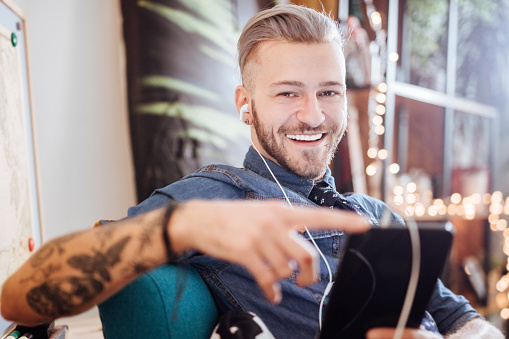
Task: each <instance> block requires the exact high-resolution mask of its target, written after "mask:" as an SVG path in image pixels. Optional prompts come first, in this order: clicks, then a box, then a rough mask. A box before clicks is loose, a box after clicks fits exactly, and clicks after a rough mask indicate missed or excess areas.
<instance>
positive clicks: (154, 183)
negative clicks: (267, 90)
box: [13, 0, 509, 329]
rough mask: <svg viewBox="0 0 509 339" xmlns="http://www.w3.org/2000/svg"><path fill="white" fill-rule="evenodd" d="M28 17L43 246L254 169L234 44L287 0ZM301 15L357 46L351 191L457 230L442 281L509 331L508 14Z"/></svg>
mask: <svg viewBox="0 0 509 339" xmlns="http://www.w3.org/2000/svg"><path fill="white" fill-rule="evenodd" d="M13 2H15V4H16V5H17V6H19V8H21V9H22V10H23V11H24V13H25V15H26V32H27V46H28V60H29V66H30V75H31V89H32V107H33V112H32V114H33V125H34V130H35V136H34V145H35V151H36V155H37V165H38V178H39V179H38V181H39V197H40V205H41V209H40V211H41V223H42V233H43V234H42V237H43V240H44V241H47V240H49V239H51V238H53V237H55V236H59V235H62V234H65V233H68V232H71V231H75V230H78V229H85V228H89V227H91V226H92V225H93V224H94V222H95V221H96V220H99V219H118V218H122V217H123V216H125V215H126V211H127V208H128V207H129V206H132V205H134V204H136V203H137V202H139V201H141V200H143V199H145V198H146V197H148V195H149V194H150V193H151V192H152V191H153V190H154V189H155V188H158V187H161V186H165V185H167V184H169V183H171V182H173V181H176V180H178V179H180V178H181V177H182V176H184V175H185V174H187V173H190V172H192V171H194V170H196V169H198V168H199V167H201V166H202V165H205V164H208V163H211V162H216V163H227V164H232V165H237V166H240V165H241V163H242V159H243V156H244V153H245V151H246V150H247V147H248V145H249V130H248V129H247V128H246V127H245V126H243V124H241V123H239V122H238V113H237V112H236V109H235V105H234V101H233V90H234V88H235V86H236V85H237V84H239V83H240V76H239V74H238V67H237V66H236V61H235V57H236V50H235V48H236V40H237V38H238V36H239V33H240V31H241V30H242V28H243V26H244V25H245V23H246V22H247V20H248V19H249V18H250V17H251V16H252V15H254V14H255V13H256V12H257V11H259V10H260V9H262V8H265V7H268V6H273V5H275V4H276V3H287V2H289V1H261V0H258V1H257V0H216V1H208V0H180V1H179V0H151V1H147V0H139V1H134V0H110V1H101V0H88V1H77V0H46V1H30V0H14V1H13ZM292 2H293V3H295V4H302V5H306V6H308V7H312V8H315V9H317V10H322V9H323V10H325V11H326V12H330V14H331V15H332V16H333V17H334V18H335V19H337V20H338V22H339V23H340V25H341V27H342V29H343V32H344V36H345V39H346V45H345V55H346V62H347V85H348V88H349V90H348V100H349V128H348V132H347V135H346V137H345V138H344V140H343V141H342V143H341V146H340V150H339V152H338V154H337V155H336V157H335V159H334V162H333V164H332V166H331V167H332V170H333V172H334V175H335V176H336V181H337V184H338V190H339V191H340V192H348V191H356V192H363V193H367V194H369V195H372V196H375V197H378V198H380V199H383V200H384V201H386V202H387V203H389V204H390V205H391V206H392V207H393V208H395V209H396V210H398V211H399V212H400V213H401V214H403V215H407V216H411V217H414V218H417V219H419V220H451V221H452V222H453V223H454V225H455V227H456V237H455V243H454V247H453V250H452V253H451V258H450V264H449V265H448V267H447V268H446V270H445V272H444V277H443V278H444V282H445V283H446V284H447V285H448V286H449V287H450V288H451V289H452V290H453V291H455V292H456V293H460V294H464V295H465V296H466V297H467V298H468V299H469V300H470V302H471V303H472V304H473V305H474V306H475V307H476V308H477V309H478V310H479V312H480V313H482V314H483V315H484V316H486V317H487V318H488V319H489V320H491V321H493V322H494V323H495V324H496V325H497V326H499V327H500V328H502V329H505V328H506V326H507V325H506V319H508V318H509V300H508V296H507V294H508V292H509V291H508V290H507V289H508V287H509V277H508V276H507V271H508V266H509V264H508V255H509V229H507V219H508V216H509V171H508V170H507V169H508V168H509V152H507V149H506V147H508V145H509V134H508V133H505V131H506V130H507V128H508V127H509V86H508V85H509V84H508V76H509V41H508V40H509V35H507V34H506V32H508V31H509V20H508V19H509V3H507V1H504V0H348V1H346V0H341V1H338V0H335V1H330V0H322V1H292ZM506 239H508V240H507V241H506ZM506 244H507V245H506Z"/></svg>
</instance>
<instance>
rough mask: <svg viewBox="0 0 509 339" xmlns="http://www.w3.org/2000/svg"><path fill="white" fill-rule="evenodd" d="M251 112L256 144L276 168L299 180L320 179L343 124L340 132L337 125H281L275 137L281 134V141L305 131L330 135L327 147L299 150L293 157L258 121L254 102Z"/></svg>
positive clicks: (332, 156)
mask: <svg viewBox="0 0 509 339" xmlns="http://www.w3.org/2000/svg"><path fill="white" fill-rule="evenodd" d="M251 113H252V114H253V126H254V128H255V132H256V136H257V138H258V141H259V142H260V144H261V146H262V147H263V149H264V150H265V152H267V154H268V155H270V156H271V157H272V159H274V160H275V161H276V163H277V164H278V165H279V166H281V167H283V168H284V169H285V170H287V171H288V172H290V173H292V174H294V175H296V176H298V177H299V178H301V179H313V180H314V179H318V178H321V177H323V175H324V174H325V171H326V170H327V167H328V166H329V164H330V162H331V161H332V159H333V158H334V154H335V153H336V150H337V148H338V144H339V142H340V141H341V138H342V137H343V134H344V132H345V127H346V123H344V124H343V126H341V129H339V127H338V125H336V124H330V125H327V124H321V125H320V126H318V127H311V126H309V125H307V124H305V123H302V122H301V123H299V125H298V126H296V127H285V126H281V127H280V128H279V130H278V134H279V135H283V138H286V136H285V135H286V134H304V132H317V133H319V132H320V133H322V132H324V131H326V132H327V136H326V137H329V136H332V140H331V142H330V143H328V144H326V145H321V146H320V147H317V148H314V149H308V150H301V151H300V152H299V154H295V152H294V153H292V152H289V151H288V150H287V149H286V147H285V146H284V144H283V142H282V140H279V141H278V139H277V138H276V136H275V135H274V132H273V131H272V129H271V128H270V127H266V126H264V125H263V124H262V123H261V122H260V119H258V114H257V112H256V108H255V103H254V100H253V101H252V102H251ZM338 131H339V132H338Z"/></svg>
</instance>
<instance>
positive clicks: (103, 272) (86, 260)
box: [67, 236, 131, 281]
mask: <svg viewBox="0 0 509 339" xmlns="http://www.w3.org/2000/svg"><path fill="white" fill-rule="evenodd" d="M130 238H131V237H130V236H126V237H124V238H122V239H120V240H119V241H117V242H116V243H115V244H113V245H112V246H111V247H110V248H109V249H107V250H106V252H104V253H101V252H99V251H96V252H95V253H94V255H93V256H91V255H88V254H83V255H75V256H72V257H71V258H69V260H68V261H67V263H68V264H69V265H70V266H71V267H74V268H77V269H78V270H80V271H82V272H83V273H85V274H86V275H88V276H91V277H92V276H94V275H95V274H96V273H97V274H99V276H100V277H101V278H102V280H105V281H110V280H111V277H110V274H109V272H108V268H109V267H112V266H114V265H115V264H117V263H118V262H119V261H120V253H121V252H122V250H123V249H124V246H125V245H126V244H127V242H128V241H129V240H130Z"/></svg>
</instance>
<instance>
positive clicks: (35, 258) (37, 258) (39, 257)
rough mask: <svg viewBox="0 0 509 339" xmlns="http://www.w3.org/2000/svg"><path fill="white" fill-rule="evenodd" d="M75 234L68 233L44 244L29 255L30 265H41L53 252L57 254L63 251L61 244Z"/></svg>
mask: <svg viewBox="0 0 509 339" xmlns="http://www.w3.org/2000/svg"><path fill="white" fill-rule="evenodd" d="M76 235H77V234H68V235H65V236H63V237H61V238H58V239H55V240H53V241H51V242H49V243H47V244H46V245H45V246H43V247H41V248H40V249H39V250H38V251H36V252H35V253H34V254H32V256H31V257H30V265H31V266H32V267H34V268H36V267H40V266H41V265H43V264H44V263H45V262H46V261H47V260H48V259H49V258H50V257H51V256H52V255H53V253H55V252H58V254H59V255H61V254H63V253H64V252H65V250H64V247H63V245H64V244H65V243H66V242H68V241H69V240H71V239H73V238H75V237H76Z"/></svg>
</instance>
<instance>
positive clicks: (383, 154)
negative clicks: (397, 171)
mask: <svg viewBox="0 0 509 339" xmlns="http://www.w3.org/2000/svg"><path fill="white" fill-rule="evenodd" d="M388 156H389V153H388V152H387V150H385V149H381V150H379V151H378V158H379V159H382V160H385V159H387V157H388Z"/></svg>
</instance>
